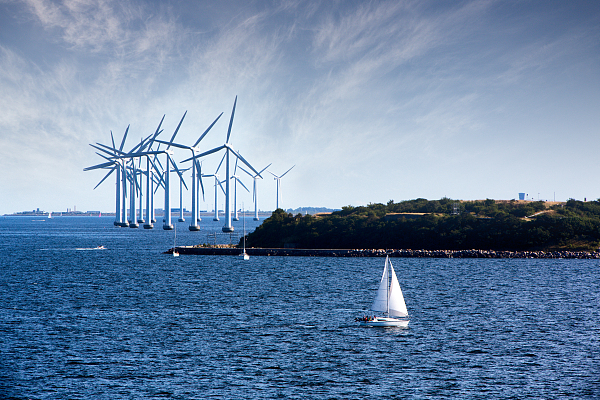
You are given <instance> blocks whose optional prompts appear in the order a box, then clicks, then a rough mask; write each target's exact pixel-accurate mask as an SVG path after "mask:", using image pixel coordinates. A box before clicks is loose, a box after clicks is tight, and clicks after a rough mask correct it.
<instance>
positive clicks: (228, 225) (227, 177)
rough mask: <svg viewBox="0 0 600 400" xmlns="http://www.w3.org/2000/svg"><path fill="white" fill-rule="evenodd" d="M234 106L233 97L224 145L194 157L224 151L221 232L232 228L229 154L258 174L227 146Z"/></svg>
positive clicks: (229, 230) (235, 102) (230, 230)
mask: <svg viewBox="0 0 600 400" xmlns="http://www.w3.org/2000/svg"><path fill="white" fill-rule="evenodd" d="M236 104H237V96H236V97H235V101H234V103H233V110H232V111H231V118H230V120H229V128H228V129H227V139H226V141H225V144H224V145H222V146H219V147H216V148H214V149H212V150H209V151H206V152H204V153H202V154H199V155H197V156H196V157H198V158H199V157H204V156H207V155H209V154H212V153H216V152H217V151H220V150H225V160H226V161H225V187H226V189H225V198H226V201H225V215H226V218H227V219H226V222H225V225H224V226H223V228H222V230H223V232H233V226H232V225H231V209H230V206H231V201H230V198H229V193H230V191H229V186H230V185H229V181H230V174H229V153H230V152H231V153H233V154H234V155H235V156H236V157H237V158H239V159H240V160H241V161H242V162H243V163H244V164H246V165H247V166H248V168H250V169H251V170H252V171H254V172H255V173H257V174H258V171H256V170H255V169H254V167H253V166H252V165H250V164H249V163H248V161H246V160H245V159H244V157H242V156H241V155H240V154H239V153H238V152H237V151H235V150H234V149H233V147H231V145H230V144H229V138H230V136H231V127H232V125H233V117H234V115H235V106H236ZM192 158H193V157H192ZM188 160H190V159H187V160H184V161H188ZM184 161H182V162H184ZM221 162H222V161H221ZM216 209H217V205H216V204H215V210H216Z"/></svg>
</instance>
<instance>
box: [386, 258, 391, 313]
mask: <svg viewBox="0 0 600 400" xmlns="http://www.w3.org/2000/svg"><path fill="white" fill-rule="evenodd" d="M385 273H386V276H385V281H386V282H385V283H386V284H387V296H386V302H387V315H388V317H389V316H390V288H391V285H390V259H389V256H385Z"/></svg>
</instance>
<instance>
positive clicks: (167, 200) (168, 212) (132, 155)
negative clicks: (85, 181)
mask: <svg viewBox="0 0 600 400" xmlns="http://www.w3.org/2000/svg"><path fill="white" fill-rule="evenodd" d="M186 114H187V111H186V113H184V114H183V117H182V118H181V121H180V122H179V125H177V129H175V133H173V136H172V137H171V142H172V141H173V140H174V139H175V135H177V132H179V128H180V127H181V124H182V122H183V119H184V118H185V116H186ZM163 118H164V117H163ZM161 122H162V121H161ZM160 132H162V131H160ZM160 132H157V133H156V134H155V135H154V136H153V137H152V140H150V141H149V142H147V143H151V142H154V141H155V138H156V136H157V135H158V134H159V133H160ZM148 138H150V137H148ZM169 147H170V146H167V148H166V149H165V150H156V151H138V152H133V150H132V151H131V152H129V153H126V154H122V155H121V154H119V155H116V156H114V158H115V159H126V158H136V157H141V156H148V155H152V154H154V155H156V154H165V155H166V164H165V169H164V187H165V220H164V224H163V229H164V230H171V229H173V225H172V224H171V197H170V188H169V182H170V179H169V175H170V172H171V165H172V166H173V168H174V170H175V171H176V172H177V174H178V175H179V179H182V180H183V176H182V175H181V172H180V171H179V169H178V168H177V165H176V164H175V161H173V158H172V156H173V150H171V149H169ZM136 148H137V146H136ZM143 148H145V146H141V147H140V150H143ZM123 164H124V163H123ZM159 164H160V163H159ZM92 168H99V166H95V167H90V169H92ZM86 170H87V169H86ZM158 172H159V174H160V171H158ZM161 181H162V178H161V179H160V181H159V183H160V182H161ZM183 184H184V185H185V182H184V183H183ZM185 187H186V189H187V185H185Z"/></svg>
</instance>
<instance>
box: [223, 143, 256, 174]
mask: <svg viewBox="0 0 600 400" xmlns="http://www.w3.org/2000/svg"><path fill="white" fill-rule="evenodd" d="M226 146H227V148H228V149H229V150H231V152H232V153H233V154H235V156H236V157H238V158H239V159H240V160H242V162H243V163H244V164H246V166H248V168H250V169H251V170H252V171H253V172H254V173H255V174H256V175H258V176H260V174H259V173H258V171H257V170H255V169H254V167H253V166H252V165H250V163H249V162H248V161H246V159H245V158H244V157H242V155H241V154H240V153H238V152H237V151H235V150H234V149H232V148H231V146H229V145H226ZM261 178H262V177H261Z"/></svg>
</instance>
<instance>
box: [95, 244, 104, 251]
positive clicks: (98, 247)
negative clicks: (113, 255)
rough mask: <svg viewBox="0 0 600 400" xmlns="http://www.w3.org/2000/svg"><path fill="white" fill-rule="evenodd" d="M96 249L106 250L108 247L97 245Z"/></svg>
mask: <svg viewBox="0 0 600 400" xmlns="http://www.w3.org/2000/svg"><path fill="white" fill-rule="evenodd" d="M95 250H106V247H104V246H102V245H100V246H97V247H96V249H95Z"/></svg>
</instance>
